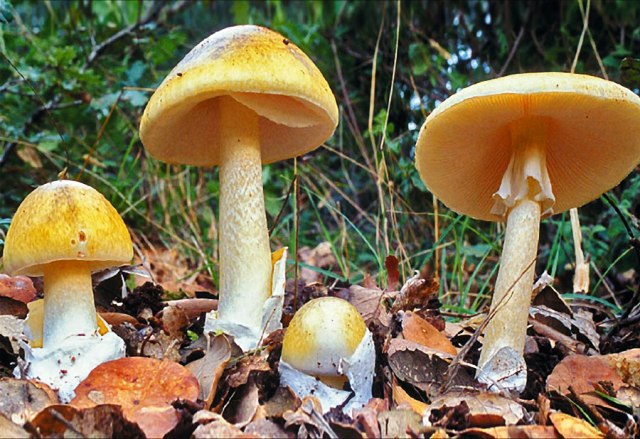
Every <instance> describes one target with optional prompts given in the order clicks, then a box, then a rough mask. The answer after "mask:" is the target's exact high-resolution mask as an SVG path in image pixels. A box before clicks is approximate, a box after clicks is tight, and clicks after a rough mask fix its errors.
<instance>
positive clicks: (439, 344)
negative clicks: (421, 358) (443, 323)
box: [402, 312, 458, 356]
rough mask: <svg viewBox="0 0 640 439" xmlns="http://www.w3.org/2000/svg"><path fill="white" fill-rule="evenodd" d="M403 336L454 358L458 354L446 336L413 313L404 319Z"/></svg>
mask: <svg viewBox="0 0 640 439" xmlns="http://www.w3.org/2000/svg"><path fill="white" fill-rule="evenodd" d="M402 336H403V337H404V338H405V339H407V340H410V341H414V342H416V343H419V344H421V345H422V346H424V347H427V348H430V349H433V350H436V351H440V352H443V353H445V354H449V355H452V356H456V355H457V354H458V351H457V350H456V348H455V347H454V346H453V345H452V344H451V341H449V339H448V338H447V336H446V335H444V334H442V333H441V332H440V331H438V330H437V329H436V328H435V327H434V326H433V325H432V324H431V323H429V322H427V321H426V320H425V319H423V318H422V317H420V316H418V315H417V314H415V313H413V312H406V313H405V314H404V317H403V318H402Z"/></svg>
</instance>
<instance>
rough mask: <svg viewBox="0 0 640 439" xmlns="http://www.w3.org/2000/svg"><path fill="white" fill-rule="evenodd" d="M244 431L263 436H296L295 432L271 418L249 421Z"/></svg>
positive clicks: (291, 438) (290, 438) (288, 438)
mask: <svg viewBox="0 0 640 439" xmlns="http://www.w3.org/2000/svg"><path fill="white" fill-rule="evenodd" d="M244 433H245V434H248V435H254V436H257V437H261V438H271V437H275V438H287V439H293V438H295V437H296V436H295V434H293V433H292V432H289V431H287V430H285V429H284V428H282V427H281V426H280V425H279V424H277V423H276V422H274V421H270V420H269V419H258V420H257V421H253V422H251V423H249V425H247V426H246V427H245V428H244Z"/></svg>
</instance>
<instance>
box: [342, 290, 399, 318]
mask: <svg viewBox="0 0 640 439" xmlns="http://www.w3.org/2000/svg"><path fill="white" fill-rule="evenodd" d="M394 294H395V293H393V294H390V293H385V292H384V291H382V290H381V289H380V288H377V287H373V288H365V287H361V286H360V285H351V286H350V287H349V302H350V303H351V304H352V305H353V306H355V307H356V309H357V310H358V313H360V315H361V316H362V318H363V319H364V321H365V323H366V324H367V325H369V323H371V322H376V323H379V324H381V325H382V326H384V327H389V326H390V325H391V318H392V315H391V313H389V312H388V311H387V308H386V307H385V305H384V303H383V301H384V298H385V297H388V296H392V295H394Z"/></svg>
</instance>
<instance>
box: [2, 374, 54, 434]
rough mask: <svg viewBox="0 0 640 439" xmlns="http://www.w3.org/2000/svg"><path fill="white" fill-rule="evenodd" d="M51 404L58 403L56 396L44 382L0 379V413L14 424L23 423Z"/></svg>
mask: <svg viewBox="0 0 640 439" xmlns="http://www.w3.org/2000/svg"><path fill="white" fill-rule="evenodd" d="M52 404H58V398H57V396H56V394H55V392H54V391H53V390H52V389H51V388H50V387H49V386H47V385H46V384H42V383H38V382H34V381H30V380H18V379H15V378H2V379H0V414H2V415H4V416H6V417H7V418H8V419H10V420H11V421H12V422H15V423H16V424H19V425H23V424H24V423H25V422H27V421H28V420H30V419H31V418H32V417H33V416H34V415H35V414H37V413H38V412H39V411H40V410H42V409H44V408H45V407H47V406H50V405H52Z"/></svg>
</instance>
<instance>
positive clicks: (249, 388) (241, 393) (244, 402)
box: [223, 378, 260, 428]
mask: <svg viewBox="0 0 640 439" xmlns="http://www.w3.org/2000/svg"><path fill="white" fill-rule="evenodd" d="M259 393H260V392H259V389H258V386H257V385H256V383H255V381H254V380H253V378H249V382H247V384H244V385H243V386H241V387H240V388H239V389H237V391H236V392H235V393H234V395H233V398H232V399H230V400H229V403H228V404H227V406H226V407H225V409H224V413H223V414H224V415H225V418H226V419H228V420H229V421H230V422H231V423H233V424H234V425H235V426H236V427H240V428H242V427H244V426H246V425H247V424H248V423H249V422H251V421H252V420H253V419H254V416H255V415H256V412H257V411H258V407H259V406H260V403H259V396H260V395H259Z"/></svg>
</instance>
